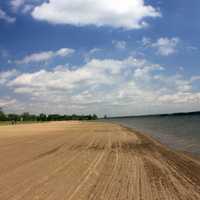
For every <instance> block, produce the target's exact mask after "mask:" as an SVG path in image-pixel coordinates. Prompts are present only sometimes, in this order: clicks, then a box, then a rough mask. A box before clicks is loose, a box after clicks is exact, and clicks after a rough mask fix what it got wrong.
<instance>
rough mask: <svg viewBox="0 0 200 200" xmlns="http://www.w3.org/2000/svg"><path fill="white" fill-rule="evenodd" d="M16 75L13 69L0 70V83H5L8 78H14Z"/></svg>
mask: <svg viewBox="0 0 200 200" xmlns="http://www.w3.org/2000/svg"><path fill="white" fill-rule="evenodd" d="M17 75H18V72H17V70H15V69H13V70H10V71H4V72H0V85H1V84H5V83H6V82H7V81H9V80H10V79H12V78H14V77H15V76H17Z"/></svg>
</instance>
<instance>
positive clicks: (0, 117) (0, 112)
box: [0, 108, 7, 121]
mask: <svg viewBox="0 0 200 200" xmlns="http://www.w3.org/2000/svg"><path fill="white" fill-rule="evenodd" d="M6 120H7V117H6V115H5V113H4V112H3V109H2V108H0V121H6Z"/></svg>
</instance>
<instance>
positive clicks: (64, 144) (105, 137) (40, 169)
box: [0, 122, 200, 200]
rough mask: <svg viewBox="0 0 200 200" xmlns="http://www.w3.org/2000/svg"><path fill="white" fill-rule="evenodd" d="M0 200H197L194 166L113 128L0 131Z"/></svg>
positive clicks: (198, 170) (68, 125) (76, 125)
mask: <svg viewBox="0 0 200 200" xmlns="http://www.w3.org/2000/svg"><path fill="white" fill-rule="evenodd" d="M0 199H2V200H6V199H7V200H22V199H23V200H47V199H48V200H58V199H59V200H64V199H66V200H91V199H97V200H100V199H101V200H123V199H124V200H129V199H130V200H133V199H134V200H198V199H200V162H199V160H197V159H194V158H193V157H190V156H188V155H184V154H183V153H179V152H175V151H172V150H170V149H168V148H167V147H165V146H163V145H161V144H160V143H159V142H157V141H155V140H153V139H152V138H150V137H148V136H145V135H143V134H141V133H138V132H133V131H132V130H129V129H127V128H124V127H121V126H119V125H115V124H109V123H101V122H92V123H89V122H51V123H44V124H27V125H16V126H1V127H0Z"/></svg>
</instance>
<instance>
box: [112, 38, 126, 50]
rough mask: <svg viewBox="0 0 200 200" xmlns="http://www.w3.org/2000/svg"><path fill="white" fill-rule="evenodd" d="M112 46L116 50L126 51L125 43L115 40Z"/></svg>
mask: <svg viewBox="0 0 200 200" xmlns="http://www.w3.org/2000/svg"><path fill="white" fill-rule="evenodd" d="M112 44H113V45H114V47H115V48H117V49H122V50H123V49H126V45H127V43H126V41H117V40H113V41H112Z"/></svg>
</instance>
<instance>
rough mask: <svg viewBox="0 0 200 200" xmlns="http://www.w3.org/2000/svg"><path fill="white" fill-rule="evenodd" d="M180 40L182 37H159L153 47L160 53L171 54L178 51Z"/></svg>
mask: <svg viewBox="0 0 200 200" xmlns="http://www.w3.org/2000/svg"><path fill="white" fill-rule="evenodd" d="M179 42H180V39H179V38H177V37H174V38H159V39H158V40H157V41H156V42H155V43H153V44H152V47H154V48H156V49H157V51H158V53H159V54H160V55H162V56H169V55H171V54H174V53H176V52H177V45H178V44H179Z"/></svg>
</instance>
